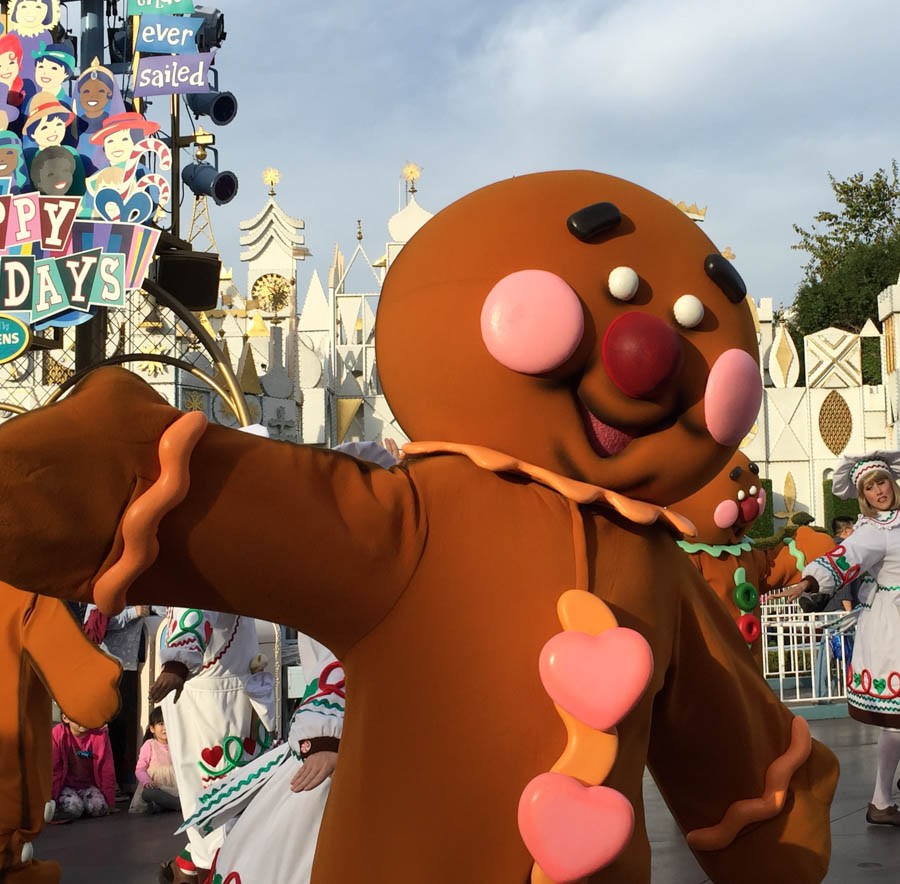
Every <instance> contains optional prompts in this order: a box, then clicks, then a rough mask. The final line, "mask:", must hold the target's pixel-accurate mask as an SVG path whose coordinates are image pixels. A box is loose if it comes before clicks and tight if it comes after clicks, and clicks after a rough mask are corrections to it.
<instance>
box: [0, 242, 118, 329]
mask: <svg viewBox="0 0 900 884" xmlns="http://www.w3.org/2000/svg"><path fill="white" fill-rule="evenodd" d="M125 260H126V256H125V255H121V254H109V253H106V252H102V251H101V250H100V249H92V250H91V251H89V252H76V253H75V254H72V255H66V256H64V257H62V258H34V257H33V256H32V255H3V256H2V257H0V310H10V311H13V310H14V311H16V312H17V313H22V314H26V313H27V314H28V315H29V317H30V321H31V324H32V325H33V324H35V323H38V322H43V321H45V320H47V319H49V318H50V317H52V316H55V315H57V314H58V313H64V312H66V311H68V310H80V311H82V312H84V313H87V312H89V311H90V308H91V307H97V306H99V307H124V306H125V291H126V288H125ZM0 345H2V338H0Z"/></svg>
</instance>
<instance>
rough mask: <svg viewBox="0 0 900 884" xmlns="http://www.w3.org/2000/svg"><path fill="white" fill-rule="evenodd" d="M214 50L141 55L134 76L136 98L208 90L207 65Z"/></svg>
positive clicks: (211, 58)
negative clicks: (178, 53)
mask: <svg viewBox="0 0 900 884" xmlns="http://www.w3.org/2000/svg"><path fill="white" fill-rule="evenodd" d="M213 55H214V53H212V52H199V53H197V55H151V56H145V55H142V56H141V58H140V60H139V61H138V66H137V73H136V74H135V77H134V94H135V97H136V98H143V97H144V96H146V95H173V94H183V93H188V92H209V82H208V74H209V66H210V64H212V60H213Z"/></svg>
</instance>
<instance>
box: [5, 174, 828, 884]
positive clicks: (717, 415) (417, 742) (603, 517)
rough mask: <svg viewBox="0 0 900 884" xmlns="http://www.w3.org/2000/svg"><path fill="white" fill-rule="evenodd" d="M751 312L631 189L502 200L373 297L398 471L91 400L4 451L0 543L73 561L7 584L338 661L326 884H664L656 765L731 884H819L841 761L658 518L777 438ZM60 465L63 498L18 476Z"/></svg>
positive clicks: (665, 208) (540, 183)
mask: <svg viewBox="0 0 900 884" xmlns="http://www.w3.org/2000/svg"><path fill="white" fill-rule="evenodd" d="M743 299H744V290H743V284H742V283H741V282H740V278H739V277H738V276H737V274H736V273H735V272H734V270H733V269H732V268H731V266H730V265H729V264H728V262H727V261H726V260H725V259H724V258H722V256H721V255H719V254H718V253H717V252H716V251H715V248H714V246H713V245H712V244H711V243H710V242H709V240H707V239H706V237H705V236H704V235H703V234H702V233H701V232H700V231H699V230H698V229H697V228H696V226H695V225H694V224H693V223H692V222H690V221H689V220H688V219H687V218H686V217H685V216H684V215H682V214H681V213H680V212H679V210H677V209H676V208H674V207H673V206H671V205H669V204H668V203H666V201H664V200H662V199H660V198H659V197H656V196H654V195H653V194H651V193H649V192H648V191H646V190H643V189H642V188H639V187H636V186H635V185H632V184H630V183H629V182H625V181H622V180H620V179H616V178H611V177H609V176H603V175H598V174H595V173H591V172H561V173H546V174H542V175H530V176H524V177H522V178H517V179H512V180H510V181H505V182H501V183H499V184H496V185H493V186H491V187H488V188H485V189H483V190H481V191H477V192H476V193H474V194H471V195H470V196H468V197H465V198H463V199H462V200H460V201H458V202H457V203H454V204H453V205H451V206H450V207H448V208H447V209H446V210H444V212H441V213H440V214H439V215H437V216H436V217H435V218H434V219H433V220H432V221H430V222H429V223H428V224H426V225H425V226H424V227H423V228H422V230H420V231H419V233H418V234H417V235H416V236H415V237H414V238H413V239H412V240H411V241H410V243H409V244H408V245H407V246H406V247H405V248H404V251H403V252H402V254H401V255H400V256H399V257H398V258H397V259H396V261H395V262H394V265H393V266H392V268H391V270H390V272H389V274H388V277H387V279H386V281H385V286H384V289H383V294H382V301H381V305H380V308H379V314H378V360H379V373H380V377H381V379H382V383H383V385H384V388H385V391H386V393H387V395H388V397H389V399H390V402H391V405H392V408H393V410H394V413H395V414H396V415H397V417H398V419H399V420H400V421H401V423H402V424H403V426H404V428H405V429H406V430H407V432H408V434H409V435H410V438H412V439H414V440H416V441H415V442H414V443H413V444H412V445H410V446H408V447H407V449H406V450H407V454H408V457H407V458H406V462H405V464H404V465H403V466H402V467H400V468H395V469H393V470H389V471H388V470H382V469H379V468H376V467H373V466H371V465H368V464H364V463H360V462H358V461H356V460H354V459H353V458H350V457H346V456H343V455H341V454H337V453H334V452H329V451H323V450H320V449H315V448H308V447H304V446H292V445H285V444H281V443H272V442H269V441H268V440H265V439H260V438H256V437H253V436H251V435H250V434H242V433H236V432H233V431H230V430H227V429H224V428H221V427H214V426H210V427H206V426H205V425H204V419H203V417H202V415H199V414H196V413H194V414H188V415H180V414H179V412H177V411H176V410H175V409H173V408H171V407H170V406H168V405H167V404H165V403H164V402H163V401H162V400H161V399H160V398H159V397H158V396H157V395H156V394H155V393H154V392H153V391H152V390H150V388H149V387H147V386H146V385H145V384H143V383H142V382H141V381H139V380H137V379H136V378H135V377H134V376H133V375H130V374H129V373H127V372H124V371H121V370H117V369H111V370H103V371H100V372H96V373H95V374H94V375H92V376H91V377H89V378H88V379H86V380H85V381H84V382H83V383H82V384H81V385H80V386H79V387H78V388H76V390H75V392H74V393H73V395H72V396H71V397H70V398H69V399H68V400H65V401H63V402H62V403H61V404H59V405H54V406H53V407H51V408H49V409H46V410H44V411H43V412H39V413H36V414H32V415H26V416H24V417H22V418H17V419H15V420H13V421H11V422H9V424H7V425H5V426H3V427H2V428H0V455H2V457H0V529H3V530H9V531H11V532H13V534H14V537H13V540H14V541H15V548H17V549H18V548H19V544H22V543H25V544H26V546H27V542H26V538H27V537H28V532H29V531H30V530H32V529H33V526H34V525H36V524H38V523H39V524H40V525H41V526H42V540H41V548H42V549H44V548H46V546H47V545H48V544H49V545H50V546H51V547H52V548H53V549H54V550H55V549H60V550H65V551H66V552H67V554H69V555H70V556H71V558H70V559H68V561H70V562H71V568H70V573H69V575H68V578H67V579H66V581H65V582H64V583H63V584H60V583H59V582H52V581H50V580H48V579H46V575H44V574H43V573H42V571H41V568H40V567H39V562H38V559H37V556H36V555H30V554H29V553H28V551H27V549H26V550H25V551H23V553H22V554H21V555H18V556H17V557H16V559H15V560H6V561H0V576H4V573H8V574H10V575H14V576H15V577H16V579H17V580H18V581H19V582H20V585H26V586H28V587H29V588H33V589H35V590H37V591H40V592H46V593H49V594H62V595H65V596H75V597H87V596H89V595H93V597H94V598H95V599H96V600H97V602H98V604H99V605H101V606H102V607H104V608H105V609H106V610H114V609H116V608H118V607H119V606H120V605H122V604H124V603H125V600H126V595H127V599H128V600H129V601H132V602H137V601H139V600H149V599H151V598H152V599H153V600H154V601H156V602H165V603H169V604H175V603H178V604H182V605H184V604H190V605H192V606H195V607H202V608H208V609H212V610H221V611H235V612H241V613H244V614H251V615H253V616H257V617H261V618H265V619H269V620H274V621H277V622H282V623H286V624H290V625H294V626H296V627H298V628H300V629H302V630H303V631H304V632H306V633H308V634H310V635H312V636H314V637H315V638H316V639H318V640H320V641H321V642H322V643H324V644H325V645H326V646H327V647H329V648H331V649H332V650H333V651H334V652H335V653H336V654H337V655H338V657H339V658H340V659H341V660H342V661H343V662H344V666H345V670H346V673H347V685H348V688H349V694H348V697H347V716H346V720H345V727H344V734H343V738H342V745H341V757H340V761H339V764H338V768H337V771H336V774H335V777H334V783H333V786H332V792H331V796H330V798H329V803H328V807H327V809H326V813H325V818H324V821H323V825H322V829H321V834H320V839H319V846H318V849H317V854H316V860H315V864H314V868H313V876H312V881H313V882H314V884H331V882H338V881H339V882H342V884H345V882H346V884H361V882H363V881H365V882H379V884H380V882H384V884H388V882H391V884H407V882H409V884H413V882H421V881H428V882H433V884H457V882H461V881H466V882H469V881H489V882H498V884H507V882H509V884H522V882H524V881H526V880H531V881H532V882H535V884H537V882H550V881H556V882H563V881H577V880H588V881H591V882H622V881H628V882H645V881H648V880H649V874H650V862H649V845H648V842H647V837H646V831H645V827H644V822H643V813H642V804H641V801H642V798H641V777H642V773H643V770H644V766H645V764H649V765H650V768H651V770H652V771H653V773H654V776H655V777H656V779H657V782H658V783H659V786H660V788H661V790H662V792H663V794H664V796H665V797H666V800H667V802H668V804H669V806H670V808H671V809H672V811H673V813H674V815H675V817H676V819H677V820H678V823H679V825H681V827H682V828H683V829H684V831H685V833H686V834H687V836H688V840H689V843H690V844H691V846H692V848H693V849H694V850H695V852H696V854H697V857H698V860H699V861H700V863H701V864H702V865H703V867H704V868H705V869H706V871H707V873H708V874H709V875H710V877H711V878H712V880H714V881H716V882H728V884H744V882H747V884H751V882H756V881H758V880H760V878H761V877H762V878H765V877H767V876H768V877H769V878H770V879H772V880H791V881H794V882H804V884H805V882H816V881H819V880H821V878H822V877H823V876H824V874H825V871H826V869H827V865H828V856H829V849H830V841H829V828H828V806H829V803H830V800H831V797H832V794H833V791H834V787H835V784H836V777H837V767H836V762H835V760H834V757H833V756H832V755H831V753H830V752H829V751H828V750H827V749H825V748H824V747H822V746H820V745H819V744H817V743H815V742H814V741H811V740H810V739H809V732H808V729H806V727H805V725H804V724H803V722H802V721H800V720H798V719H794V717H793V716H792V715H791V713H790V712H789V711H788V710H787V709H786V708H785V707H784V706H783V705H781V704H780V703H779V702H778V700H777V699H776V698H775V697H774V695H773V694H772V692H771V691H770V690H769V689H768V687H767V686H766V685H765V683H764V682H762V680H761V679H759V677H758V675H757V673H756V671H755V668H754V664H753V661H752V658H751V657H750V655H748V654H747V652H746V648H745V646H744V644H743V642H742V640H741V638H740V636H739V635H738V633H737V631H736V630H735V629H734V628H733V625H732V623H731V621H730V620H729V618H728V615H727V612H726V610H725V609H724V608H723V607H722V605H721V603H720V602H719V601H718V599H716V597H715V595H714V594H713V593H712V591H711V590H710V589H709V587H708V586H707V585H706V583H705V582H704V581H703V580H702V579H701V578H700V576H699V575H698V574H697V572H696V570H695V569H694V568H692V567H691V566H690V564H689V563H688V562H687V560H686V559H685V557H684V555H683V553H682V552H681V551H680V550H679V549H678V548H677V547H676V545H675V543H674V542H673V540H672V533H677V532H684V531H688V530H689V525H688V524H687V523H686V522H685V521H684V520H682V519H680V518H679V517H678V516H677V515H674V514H673V513H671V512H669V511H668V510H665V509H663V508H662V507H661V506H660V504H666V503H669V502H671V501H673V500H678V499H680V498H683V497H685V496H686V494H688V493H689V492H690V491H692V490H693V489H695V488H697V487H700V486H701V485H702V484H704V483H705V482H707V481H709V480H710V479H711V478H712V477H713V476H714V475H715V474H716V473H717V472H718V471H719V470H720V469H721V468H722V467H723V466H724V465H725V463H726V462H727V459H728V458H729V456H730V455H731V454H732V452H733V451H734V448H735V446H736V445H737V444H738V442H739V441H740V440H741V438H743V436H744V434H745V433H746V430H747V428H748V427H749V426H750V424H751V423H752V421H753V419H755V417H756V413H757V411H758V408H759V402H760V396H761V388H760V385H759V371H758V366H757V365H756V362H755V355H754V354H755V351H756V343H755V337H754V333H753V325H752V320H751V317H750V313H749V310H748V308H747V305H746V304H745V303H744V300H743ZM64 451H65V452H66V454H67V460H66V461H65V469H63V468H62V466H61V467H60V469H59V476H58V478H59V482H58V483H57V484H56V485H55V495H54V497H53V498H52V499H50V498H49V497H47V498H42V497H41V496H40V495H38V494H36V493H35V489H34V488H33V487H30V486H27V485H25V484H23V483H22V481H21V480H20V479H19V478H17V472H16V470H17V469H18V470H19V472H25V473H27V470H28V468H29V467H28V465H29V464H31V463H33V462H35V461H36V460H38V462H40V463H42V464H46V463H54V462H55V461H56V460H57V459H59V458H60V456H61V453H62V452H64ZM101 465H102V466H101ZM87 476H89V477H90V484H89V487H90V493H89V494H85V493H84V489H85V487H88V486H87V479H86V477H87ZM285 482H289V483H291V485H292V492H291V494H289V495H284V493H283V490H284V483H285ZM276 489H278V490H277V491H276ZM60 498H62V499H63V500H64V501H65V502H66V504H67V506H69V507H71V508H70V509H69V510H68V511H67V512H66V518H65V519H63V518H61V516H60V515H59V514H58V501H59V499H60ZM279 500H282V501H284V500H289V501H290V503H289V504H284V505H281V506H280V507H279V506H278V505H277V504H273V501H279ZM14 506H15V507H16V509H15V510H14V509H13V507H14ZM13 512H16V513H17V514H18V513H20V512H24V517H20V518H19V520H18V521H15V520H14V519H13V518H12V513H13ZM123 513H124V517H123V515H122V514H123ZM248 520H250V521H252V522H253V523H254V524H255V525H257V526H258V527H259V528H260V529H261V530H259V532H258V534H257V536H256V547H255V549H254V550H253V555H252V556H251V555H248V554H247V550H246V544H245V542H244V536H245V535H244V527H243V526H245V525H246V524H247V521H248ZM73 522H74V523H75V524H77V525H79V526H80V528H81V530H80V531H79V533H78V536H77V538H76V536H75V534H74V532H73V529H72V523H73ZM288 574H290V575H292V577H291V579H286V575H288ZM294 578H298V579H294ZM736 681H737V682H738V683H739V684H740V690H735V682H736ZM560 821H562V822H563V823H564V824H562V825H560ZM573 835H574V837H573ZM348 844H353V849H352V850H348V849H347V845H348Z"/></svg>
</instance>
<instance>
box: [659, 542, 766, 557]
mask: <svg viewBox="0 0 900 884" xmlns="http://www.w3.org/2000/svg"><path fill="white" fill-rule="evenodd" d="M677 543H678V545H679V546H680V547H681V548H682V549H683V550H684V551H685V552H686V553H697V552H705V553H709V555H711V556H714V557H715V558H718V557H719V556H720V555H722V553H728V555H730V556H739V555H740V554H741V553H742V552H747V550H750V549H753V541H752V540H751V539H750V538H749V537H744V538H742V539H741V540H739V541H738V542H737V543H699V542H698V543H691V542H690V541H689V540H679V541H677Z"/></svg>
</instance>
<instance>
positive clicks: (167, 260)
mask: <svg viewBox="0 0 900 884" xmlns="http://www.w3.org/2000/svg"><path fill="white" fill-rule="evenodd" d="M221 270H222V262H221V261H220V260H219V256H218V255H216V254H213V253H211V252H182V251H161V252H160V253H159V254H158V256H157V258H156V261H155V263H154V265H153V272H152V273H151V278H152V279H154V280H155V281H156V282H157V283H158V284H159V285H160V286H162V287H163V288H164V289H165V290H166V291H167V292H169V294H171V295H172V297H173V298H175V300H177V301H178V302H179V303H180V304H182V305H184V306H185V307H186V308H187V309H188V310H191V311H193V312H195V313H196V312H198V311H200V310H212V309H214V308H215V306H216V304H217V303H218V300H219V275H220V273H221Z"/></svg>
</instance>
